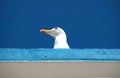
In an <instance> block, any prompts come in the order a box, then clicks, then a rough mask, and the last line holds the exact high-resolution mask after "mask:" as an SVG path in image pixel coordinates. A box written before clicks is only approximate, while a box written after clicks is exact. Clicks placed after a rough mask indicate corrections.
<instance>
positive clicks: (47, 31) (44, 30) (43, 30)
mask: <svg viewBox="0 0 120 78" xmlns="http://www.w3.org/2000/svg"><path fill="white" fill-rule="evenodd" d="M40 32H42V33H45V34H49V33H51V32H52V30H46V29H41V30H40Z"/></svg>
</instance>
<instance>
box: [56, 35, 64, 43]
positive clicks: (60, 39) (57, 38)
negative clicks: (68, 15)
mask: <svg viewBox="0 0 120 78" xmlns="http://www.w3.org/2000/svg"><path fill="white" fill-rule="evenodd" d="M55 41H56V42H60V43H61V42H66V35H65V34H64V35H63V34H61V35H59V36H56V38H55Z"/></svg>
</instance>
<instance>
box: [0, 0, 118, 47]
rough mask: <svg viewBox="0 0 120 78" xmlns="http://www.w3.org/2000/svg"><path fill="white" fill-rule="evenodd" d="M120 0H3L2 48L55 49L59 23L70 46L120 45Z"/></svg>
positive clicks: (0, 5) (0, 2) (0, 19)
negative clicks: (48, 32)
mask: <svg viewBox="0 0 120 78" xmlns="http://www.w3.org/2000/svg"><path fill="white" fill-rule="evenodd" d="M119 4H120V0H59V1H57V0H0V36H1V37H0V47H1V48H6V47H7V48H52V47H53V42H54V39H53V38H52V37H50V36H48V35H45V34H42V33H39V30H40V29H41V28H48V29H50V28H52V27H54V26H60V27H61V28H63V29H64V30H65V31H66V33H67V36H68V42H69V45H70V47H71V48H120V5H119Z"/></svg>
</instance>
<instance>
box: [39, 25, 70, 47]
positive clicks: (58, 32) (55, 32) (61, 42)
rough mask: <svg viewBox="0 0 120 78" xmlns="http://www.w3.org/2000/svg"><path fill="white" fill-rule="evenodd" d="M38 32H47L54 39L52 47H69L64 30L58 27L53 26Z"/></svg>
mask: <svg viewBox="0 0 120 78" xmlns="http://www.w3.org/2000/svg"><path fill="white" fill-rule="evenodd" d="M40 32H42V33H45V34H48V35H50V36H52V37H53V38H55V41H54V49H62V48H63V49H69V48H70V47H69V45H68V43H67V37H66V33H65V32H64V30H63V29H62V28H60V27H54V28H52V29H50V30H47V29H41V30H40Z"/></svg>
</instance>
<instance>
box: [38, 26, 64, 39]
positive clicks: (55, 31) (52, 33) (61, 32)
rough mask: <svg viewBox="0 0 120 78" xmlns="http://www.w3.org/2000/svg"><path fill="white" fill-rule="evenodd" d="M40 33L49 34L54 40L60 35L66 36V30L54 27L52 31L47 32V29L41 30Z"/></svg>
mask: <svg viewBox="0 0 120 78" xmlns="http://www.w3.org/2000/svg"><path fill="white" fill-rule="evenodd" d="M40 32H42V33H45V34H48V35H50V36H52V37H54V38H56V37H57V36H59V35H66V34H65V32H64V30H63V29H62V28H60V27H54V28H52V29H50V30H47V29H41V30H40Z"/></svg>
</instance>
